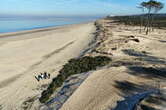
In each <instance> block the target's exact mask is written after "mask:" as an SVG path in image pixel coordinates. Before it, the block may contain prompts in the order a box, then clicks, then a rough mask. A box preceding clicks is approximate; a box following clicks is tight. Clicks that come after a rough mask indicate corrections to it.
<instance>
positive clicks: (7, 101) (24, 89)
mask: <svg viewBox="0 0 166 110" xmlns="http://www.w3.org/2000/svg"><path fill="white" fill-rule="evenodd" d="M94 30H95V26H94V25H93V23H85V24H75V25H67V26H62V27H57V28H46V29H36V30H30V31H22V32H14V33H7V34H1V35H0V53H1V54H0V61H1V62H0V75H1V79H0V95H1V97H0V105H1V108H2V109H4V110H16V109H17V110H21V108H22V104H23V102H24V101H26V100H27V99H28V98H30V97H38V96H39V95H40V93H41V92H42V90H43V89H41V86H43V85H47V84H48V83H49V82H50V81H51V79H48V80H43V81H40V82H37V80H36V79H35V76H36V75H38V74H40V72H44V71H46V72H49V73H50V74H51V78H53V77H55V76H56V75H57V74H58V71H59V69H60V68H61V67H62V65H64V64H65V63H66V62H67V61H68V60H69V59H71V58H75V57H78V56H79V55H81V53H82V52H83V51H84V50H85V49H86V48H87V47H88V44H89V43H90V42H91V41H92V40H93V32H94Z"/></svg>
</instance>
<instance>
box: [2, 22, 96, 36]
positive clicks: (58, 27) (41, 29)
mask: <svg viewBox="0 0 166 110" xmlns="http://www.w3.org/2000/svg"><path fill="white" fill-rule="evenodd" d="M94 22H95V21H87V22H81V23H75V24H64V25H59V26H46V27H39V28H32V29H27V30H19V31H15V32H2V33H0V39H1V38H3V37H10V36H16V35H24V34H31V33H38V32H45V31H52V30H56V29H61V28H67V27H70V26H77V25H81V24H88V23H94Z"/></svg>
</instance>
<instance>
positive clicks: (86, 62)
mask: <svg viewBox="0 0 166 110" xmlns="http://www.w3.org/2000/svg"><path fill="white" fill-rule="evenodd" d="M110 61H111V59H110V58H109V57H106V56H96V57H90V56H85V57H82V58H78V59H71V60H69V61H68V63H67V64H65V65H64V66H63V68H62V69H61V70H60V71H59V75H58V76H57V77H55V78H53V80H52V82H51V83H50V85H49V86H48V88H47V90H44V91H43V92H42V94H41V97H40V98H39V100H40V102H41V103H46V102H47V101H48V100H49V98H50V97H51V95H52V94H53V93H54V92H55V90H56V89H57V88H59V87H61V86H62V84H63V82H64V81H65V80H66V79H67V78H69V77H70V76H71V75H74V74H80V73H84V72H88V71H91V70H96V69H97V68H98V67H102V66H105V65H106V64H108V63H109V62H110Z"/></svg>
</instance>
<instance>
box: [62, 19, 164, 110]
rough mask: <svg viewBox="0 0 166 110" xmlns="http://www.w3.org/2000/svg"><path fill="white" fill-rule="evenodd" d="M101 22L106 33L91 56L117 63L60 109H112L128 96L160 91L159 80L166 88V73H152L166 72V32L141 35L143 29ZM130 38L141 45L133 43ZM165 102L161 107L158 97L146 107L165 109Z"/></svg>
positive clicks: (94, 76) (96, 75)
mask: <svg viewBox="0 0 166 110" xmlns="http://www.w3.org/2000/svg"><path fill="white" fill-rule="evenodd" d="M99 22H100V24H102V26H103V27H104V28H105V29H103V30H104V33H100V34H99V35H100V36H99V39H100V40H101V42H100V43H99V44H100V45H99V46H98V47H96V49H95V51H94V53H91V54H90V55H92V56H93V55H97V54H98V55H107V56H111V57H112V59H113V62H112V64H110V65H109V66H108V67H106V68H104V69H100V70H97V71H95V72H93V73H92V74H91V75H90V76H89V77H88V78H87V79H86V80H85V81H84V82H83V83H82V84H81V86H80V87H79V88H78V89H77V90H76V91H75V92H74V93H73V95H72V96H71V97H70V98H69V99H68V100H67V101H66V103H65V104H64V105H63V106H62V108H61V109H60V110H107V109H109V110H111V109H113V108H114V107H115V106H116V104H117V101H120V100H123V99H124V97H126V96H130V95H132V94H135V93H140V92H144V91H146V90H149V89H152V88H156V87H157V88H158V84H161V83H158V81H161V82H162V85H163V87H161V88H160V89H164V87H166V82H165V80H166V75H165V73H163V72H158V73H156V72H155V73H154V71H153V70H151V72H150V70H148V69H149V68H150V69H151V68H158V70H161V71H162V70H164V69H166V49H165V48H166V30H159V29H156V30H155V31H154V32H152V33H150V34H149V35H145V34H144V33H141V34H140V33H139V27H133V26H124V25H121V24H117V23H114V22H112V21H109V20H108V21H107V20H100V21H99ZM111 22H112V23H111ZM101 32H102V31H101ZM129 36H134V38H136V39H139V41H140V42H135V41H132V40H130V39H131V38H130V37H129ZM162 98H163V99H164V96H163V97H162ZM165 98H166V96H165ZM151 100H152V99H151ZM164 100H165V99H164ZM164 100H163V101H161V102H162V103H160V104H159V103H157V102H158V101H159V100H157V99H155V98H154V100H153V101H154V102H153V101H151V102H150V103H149V104H147V105H144V107H149V108H150V107H152V108H158V109H161V110H165V108H166V106H165V105H166V102H164ZM150 105H153V106H150ZM152 108H151V109H152Z"/></svg>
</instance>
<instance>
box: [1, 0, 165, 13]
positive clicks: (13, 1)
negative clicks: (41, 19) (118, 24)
mask: <svg viewBox="0 0 166 110" xmlns="http://www.w3.org/2000/svg"><path fill="white" fill-rule="evenodd" d="M142 1H147V0H0V15H38V16H40V15H42V16H48V15H55V16H100V15H125V14H138V13H141V10H139V9H138V8H136V6H138V4H139V3H141V2H142ZM158 1H160V2H163V3H165V4H166V0H158ZM161 12H162V13H166V8H164V9H163V10H162V11H161Z"/></svg>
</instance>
